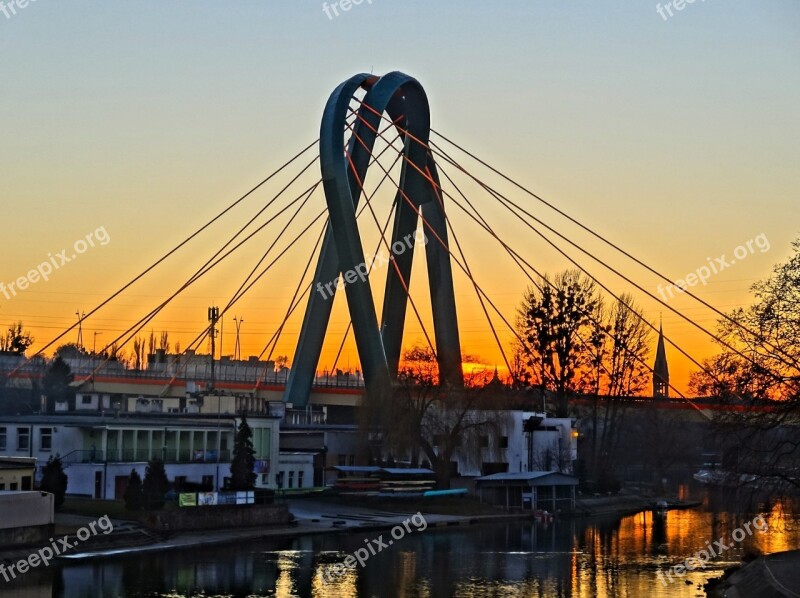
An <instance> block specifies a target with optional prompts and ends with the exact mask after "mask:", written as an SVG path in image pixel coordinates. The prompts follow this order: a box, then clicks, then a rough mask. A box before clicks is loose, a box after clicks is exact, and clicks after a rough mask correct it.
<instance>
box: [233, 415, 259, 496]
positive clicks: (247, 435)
mask: <svg viewBox="0 0 800 598" xmlns="http://www.w3.org/2000/svg"><path fill="white" fill-rule="evenodd" d="M255 455H256V451H255V449H254V448H253V430H252V429H251V428H250V425H249V424H248V423H247V416H246V415H242V421H241V422H240V423H239V428H238V430H237V431H236V440H235V442H234V445H233V459H232V460H231V490H252V489H253V488H255V485H256V474H255V473H254V469H255V464H256V457H255Z"/></svg>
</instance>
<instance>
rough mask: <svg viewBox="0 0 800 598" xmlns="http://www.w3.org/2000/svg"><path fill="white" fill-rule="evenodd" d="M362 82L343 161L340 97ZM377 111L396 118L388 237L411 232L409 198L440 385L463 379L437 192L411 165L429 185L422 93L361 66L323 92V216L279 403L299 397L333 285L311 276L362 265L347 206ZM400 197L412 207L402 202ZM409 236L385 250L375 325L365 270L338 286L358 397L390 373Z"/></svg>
mask: <svg viewBox="0 0 800 598" xmlns="http://www.w3.org/2000/svg"><path fill="white" fill-rule="evenodd" d="M362 88H363V89H365V90H366V95H365V96H364V98H363V100H362V103H361V105H360V106H359V110H358V118H357V119H356V122H355V123H354V134H353V135H352V137H351V138H350V142H349V147H348V152H347V154H348V155H349V158H350V161H348V157H347V155H345V152H344V151H343V150H344V148H343V145H342V143H343V132H344V129H345V124H346V119H347V116H348V111H349V106H350V101H351V99H352V97H353V95H354V94H355V93H356V92H357V91H358V90H359V89H362ZM384 112H386V114H388V116H389V118H391V119H392V122H394V123H395V124H396V126H397V129H398V132H399V134H400V138H401V140H403V142H404V154H405V159H404V160H403V165H402V169H401V175H400V188H399V189H398V192H397V195H396V197H395V202H396V211H395V217H394V223H393V230H392V239H391V243H392V244H394V243H395V242H396V241H400V242H402V240H403V239H405V238H407V235H409V234H410V235H413V234H414V233H415V231H416V229H417V223H418V219H419V216H418V214H417V211H416V210H415V209H414V207H416V208H417V209H419V210H420V211H421V213H422V217H423V219H424V221H425V223H426V224H425V225H424V232H425V235H426V237H427V238H428V242H427V243H426V244H425V254H426V262H427V270H428V282H429V287H430V295H431V307H432V313H433V325H434V339H435V344H436V353H437V359H438V362H439V372H440V381H441V383H442V384H443V385H447V386H453V387H461V386H463V374H462V370H461V344H460V339H459V331H458V318H457V314H456V303H455V294H454V290H453V273H452V268H451V264H450V253H449V249H448V247H449V245H448V235H447V224H446V220H445V213H444V204H443V198H442V197H441V195H437V191H436V189H435V188H434V186H433V185H431V182H430V180H429V179H428V178H427V177H426V176H424V175H423V174H421V173H427V176H429V177H430V179H431V180H433V181H434V182H435V184H436V186H438V185H439V178H438V173H437V169H436V164H435V162H434V160H433V156H432V155H431V153H430V152H429V151H428V150H427V149H426V148H427V145H428V139H429V137H430V107H429V104H428V98H427V96H426V94H425V91H424V90H423V88H422V86H421V85H420V84H419V82H417V81H416V80H415V79H414V78H412V77H410V76H408V75H406V74H404V73H400V72H392V73H388V74H386V75H384V76H383V77H377V76H374V75H367V74H363V73H362V74H359V75H355V76H354V77H351V78H350V79H348V80H347V81H345V82H343V83H342V84H341V85H339V86H338V87H337V88H336V89H335V90H334V91H333V93H332V94H331V96H330V98H329V99H328V103H327V104H326V106H325V111H324V113H323V117H322V125H321V129H320V165H321V169H322V182H323V187H324V190H325V199H326V202H327V205H328V214H329V218H330V220H329V223H328V227H327V229H326V230H325V236H324V239H323V242H322V246H321V250H320V257H319V261H318V263H317V268H316V271H315V273H314V282H313V287H312V290H311V294H310V297H309V300H308V304H307V307H306V312H305V316H304V318H303V325H302V328H301V331H300V337H299V339H298V342H297V349H296V351H295V354H294V361H293V363H292V369H291V371H290V373H289V379H288V381H287V383H286V389H285V391H284V396H283V400H284V401H285V402H288V403H292V404H293V405H295V406H298V407H304V406H305V405H307V403H308V399H309V396H310V394H311V389H312V386H313V382H314V375H315V372H316V368H317V365H318V363H319V358H320V353H321V351H322V345H323V341H324V339H325V332H326V330H327V327H328V323H329V321H330V314H331V309H332V305H333V293H331V295H330V296H328V297H326V296H325V295H323V294H321V293H319V292H316V290H317V289H318V288H319V287H318V286H317V285H318V284H322V285H323V286H324V285H325V284H326V283H330V282H331V281H333V280H335V279H336V278H337V276H338V275H339V274H340V273H347V272H358V269H359V267H361V268H362V269H363V265H364V264H365V260H364V252H363V249H362V244H361V236H360V233H359V230H358V225H357V222H356V209H357V207H358V202H359V199H360V196H361V193H362V190H361V187H360V185H359V181H364V180H365V175H366V172H367V167H368V165H369V161H370V158H371V156H372V148H373V146H374V144H375V140H376V137H377V131H378V130H379V128H380V124H381V120H382V115H383V113H384ZM350 162H352V165H351V164H350ZM409 163H411V164H413V166H411V165H410V164H409ZM418 169H419V170H418ZM406 198H408V199H410V201H411V203H412V204H413V205H414V207H412V206H411V205H409V202H408V201H407V200H406ZM410 245H411V246H410V247H409V248H408V249H407V250H406V251H404V252H402V253H398V254H395V255H394V259H395V261H396V264H397V269H398V270H399V274H398V272H397V271H396V270H395V269H394V268H393V267H390V268H388V273H387V278H386V289H385V294H384V302H383V312H382V317H381V323H380V326H379V325H378V318H377V314H376V311H375V305H374V301H373V299H372V291H371V288H370V284H369V279H368V278H367V277H365V276H361V277H358V278H356V280H355V282H352V283H348V284H346V285H345V288H344V290H345V295H346V297H347V304H348V308H349V311H350V318H351V320H352V322H353V333H354V336H355V340H356V347H357V349H358V354H359V359H360V360H361V367H362V369H363V373H364V381H365V384H366V390H367V398H368V400H369V401H371V402H377V403H380V402H382V401H384V400H386V399H388V398H389V397H390V396H391V385H392V381H393V379H394V378H395V377H396V375H397V370H398V366H399V362H400V353H401V343H402V339H403V327H404V324H405V317H406V309H407V305H408V296H407V294H406V290H405V288H404V286H403V284H402V280H405V281H406V284H409V285H410V280H411V266H412V263H413V257H414V246H413V244H410ZM401 276H402V279H401V278H400V277H401ZM333 292H335V288H334V289H333Z"/></svg>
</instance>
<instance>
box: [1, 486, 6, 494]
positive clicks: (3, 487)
mask: <svg viewBox="0 0 800 598" xmlns="http://www.w3.org/2000/svg"><path fill="white" fill-rule="evenodd" d="M5 489H6V485H5V484H0V492H3V491H4V490H5Z"/></svg>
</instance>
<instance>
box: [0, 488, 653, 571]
mask: <svg viewBox="0 0 800 598" xmlns="http://www.w3.org/2000/svg"><path fill="white" fill-rule="evenodd" d="M288 505H289V510H290V512H291V514H292V516H293V518H294V521H293V522H292V524H291V525H275V526H268V527H236V526H228V527H226V528H224V529H211V530H202V531H178V532H160V531H155V530H153V529H147V528H146V527H144V526H142V525H140V524H138V523H136V522H132V521H129V520H124V519H112V522H113V524H114V531H113V532H112V533H111V534H109V535H108V536H105V535H102V536H97V537H93V538H91V539H90V540H89V541H87V542H85V543H81V545H80V547H79V548H80V549H79V550H73V551H70V552H69V553H68V554H64V555H61V556H60V557H59V558H63V559H71V560H74V559H87V558H102V557H113V556H119V555H124V554H135V553H144V552H160V551H169V550H180V549H184V548H188V547H195V546H213V545H221V544H230V543H238V542H246V541H249V540H257V539H264V538H293V537H297V536H302V535H309V534H327V533H339V534H341V533H348V532H355V531H358V532H364V531H381V530H389V529H391V528H392V527H394V526H396V525H402V523H403V522H404V521H406V520H407V519H408V517H410V516H411V515H413V514H414V513H417V512H419V513H421V514H422V515H423V516H424V518H425V521H426V523H427V526H428V527H430V528H435V527H446V526H458V525H474V524H478V523H494V522H502V521H513V520H519V521H529V520H530V519H531V517H532V514H531V512H530V511H510V512H509V511H505V510H502V509H499V508H496V507H492V506H490V505H488V504H486V503H480V502H478V501H477V500H475V499H474V498H470V497H463V498H462V497H459V498H453V499H445V500H441V499H440V500H423V499H419V500H402V501H389V500H385V499H384V500H369V499H363V498H360V499H356V498H354V497H335V496H328V497H320V496H314V497H306V498H302V497H296V498H292V499H290V500H289V501H288ZM576 505H577V509H576V512H575V513H571V514H569V515H564V518H567V517H573V516H576V517H592V516H625V515H630V514H634V513H638V512H641V511H644V510H648V509H651V508H652V507H653V500H652V499H651V498H645V497H642V496H639V495H632V494H625V493H620V494H617V495H612V496H597V497H585V498H581V499H579V500H578V501H576ZM56 519H57V526H56V533H55V536H54V537H64V536H69V538H70V541H71V542H74V540H75V533H76V531H77V530H78V529H79V528H80V527H82V526H85V525H87V524H89V523H90V522H92V521H94V520H95V519H96V518H94V517H92V516H91V515H89V514H88V513H87V514H85V515H81V514H66V513H59V514H57V516H56ZM37 548H38V547H24V548H18V549H10V550H5V551H0V562H5V563H7V564H10V563H14V562H17V561H18V560H20V559H24V558H27V557H28V555H30V554H32V553H33V552H35V551H36V549H37Z"/></svg>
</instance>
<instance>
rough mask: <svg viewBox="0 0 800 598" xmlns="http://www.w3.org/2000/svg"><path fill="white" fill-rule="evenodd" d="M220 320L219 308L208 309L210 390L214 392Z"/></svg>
mask: <svg viewBox="0 0 800 598" xmlns="http://www.w3.org/2000/svg"><path fill="white" fill-rule="evenodd" d="M218 319H219V308H218V307H213V306H212V307H209V308H208V321H209V322H210V324H209V330H208V334H209V336H210V337H211V386H210V388H209V390H214V359H215V356H216V343H215V342H214V340H215V338H216V336H217V328H216V326H217V320H218Z"/></svg>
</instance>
